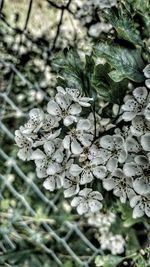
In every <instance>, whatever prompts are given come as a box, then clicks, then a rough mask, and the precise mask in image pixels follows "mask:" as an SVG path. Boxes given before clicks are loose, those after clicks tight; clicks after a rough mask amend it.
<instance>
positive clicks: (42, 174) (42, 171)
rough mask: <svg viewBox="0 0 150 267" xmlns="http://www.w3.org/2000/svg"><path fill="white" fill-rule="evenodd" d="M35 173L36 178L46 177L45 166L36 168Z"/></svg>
mask: <svg viewBox="0 0 150 267" xmlns="http://www.w3.org/2000/svg"><path fill="white" fill-rule="evenodd" d="M36 173H37V177H38V178H45V177H47V176H48V175H47V172H46V168H39V167H37V168H36Z"/></svg>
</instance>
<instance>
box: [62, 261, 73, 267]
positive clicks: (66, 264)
mask: <svg viewBox="0 0 150 267" xmlns="http://www.w3.org/2000/svg"><path fill="white" fill-rule="evenodd" d="M62 267H73V264H72V261H70V260H68V261H66V262H65V263H64V264H63V265H62Z"/></svg>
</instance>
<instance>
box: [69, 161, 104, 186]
mask: <svg viewBox="0 0 150 267" xmlns="http://www.w3.org/2000/svg"><path fill="white" fill-rule="evenodd" d="M69 172H70V173H71V174H72V175H74V176H76V175H79V176H80V184H81V185H83V184H87V183H90V182H91V181H92V180H94V177H96V178H98V179H103V178H104V177H106V174H107V169H106V167H105V166H103V165H102V160H100V161H99V162H98V161H96V162H94V159H93V161H86V162H84V164H83V166H81V167H80V166H79V165H77V164H72V165H71V167H70V170H69Z"/></svg>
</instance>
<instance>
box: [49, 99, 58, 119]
mask: <svg viewBox="0 0 150 267" xmlns="http://www.w3.org/2000/svg"><path fill="white" fill-rule="evenodd" d="M47 112H48V113H49V114H51V115H53V116H60V115H61V109H60V107H59V105H58V104H57V103H56V102H55V101H54V100H50V101H49V102H48V104H47Z"/></svg>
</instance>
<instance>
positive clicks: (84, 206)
mask: <svg viewBox="0 0 150 267" xmlns="http://www.w3.org/2000/svg"><path fill="white" fill-rule="evenodd" d="M88 210H89V206H88V203H87V202H85V201H82V202H81V203H80V204H79V205H78V206H77V212H78V213H79V214H80V215H82V214H84V213H86V212H88Z"/></svg>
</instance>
